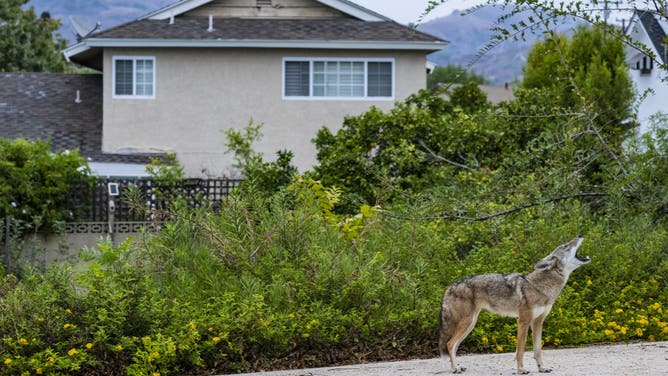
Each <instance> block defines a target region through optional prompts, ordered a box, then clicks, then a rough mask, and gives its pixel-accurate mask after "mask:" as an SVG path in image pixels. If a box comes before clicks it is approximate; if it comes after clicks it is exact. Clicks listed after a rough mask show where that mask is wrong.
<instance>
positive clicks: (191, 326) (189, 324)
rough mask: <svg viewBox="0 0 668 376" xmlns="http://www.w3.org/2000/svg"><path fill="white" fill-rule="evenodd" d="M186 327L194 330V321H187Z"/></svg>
mask: <svg viewBox="0 0 668 376" xmlns="http://www.w3.org/2000/svg"><path fill="white" fill-rule="evenodd" d="M188 327H189V328H190V330H195V328H196V327H197V325H196V324H195V323H194V322H192V321H191V322H189V323H188Z"/></svg>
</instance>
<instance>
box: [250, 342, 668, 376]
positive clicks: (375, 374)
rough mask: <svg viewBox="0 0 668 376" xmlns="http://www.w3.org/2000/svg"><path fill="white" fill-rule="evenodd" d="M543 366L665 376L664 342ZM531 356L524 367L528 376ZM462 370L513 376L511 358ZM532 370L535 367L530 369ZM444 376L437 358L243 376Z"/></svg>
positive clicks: (484, 359) (577, 373) (551, 355)
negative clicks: (527, 371) (435, 375)
mask: <svg viewBox="0 0 668 376" xmlns="http://www.w3.org/2000/svg"><path fill="white" fill-rule="evenodd" d="M543 355H544V356H543V358H544V359H545V363H546V364H547V365H548V366H549V367H551V368H552V370H553V371H552V373H551V374H552V375H568V376H590V375H616V376H621V375H648V376H654V375H656V376H658V375H666V374H667V372H668V342H637V343H630V344H621V345H620V344H616V345H606V346H589V347H580V348H569V349H559V350H549V349H548V350H545V352H544V354H543ZM530 357H531V353H529V352H527V353H526V355H525V358H526V359H525V363H526V364H527V365H528V367H527V368H528V370H529V371H531V373H535V374H538V372H537V371H538V370H537V369H532V367H531V366H532V365H533V364H532V359H529V358H530ZM459 361H460V362H461V364H462V365H463V366H464V367H466V368H467V369H466V372H464V375H466V376H489V375H503V376H506V375H508V376H509V375H515V354H514V353H503V354H484V355H465V356H462V357H460V358H459ZM533 366H534V368H535V365H533ZM434 374H439V375H448V374H450V372H449V371H448V372H445V370H444V367H443V363H442V362H441V361H440V359H438V358H434V359H422V360H409V361H403V362H387V363H371V364H362V365H351V366H341V367H327V368H312V369H303V370H291V371H275V372H259V373H247V374H243V375H244V376H330V375H331V376H384V375H401V376H418V375H434Z"/></svg>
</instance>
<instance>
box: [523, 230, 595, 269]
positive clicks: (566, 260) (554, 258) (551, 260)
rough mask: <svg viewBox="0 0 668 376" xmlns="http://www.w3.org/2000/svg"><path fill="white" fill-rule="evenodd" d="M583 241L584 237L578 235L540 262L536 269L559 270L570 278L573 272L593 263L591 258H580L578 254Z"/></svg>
mask: <svg viewBox="0 0 668 376" xmlns="http://www.w3.org/2000/svg"><path fill="white" fill-rule="evenodd" d="M583 240H584V238H583V237H582V235H578V236H577V237H576V238H575V239H573V240H571V241H570V242H568V243H565V244H562V245H560V246H558V247H557V248H555V250H554V251H552V253H550V254H549V255H548V256H547V257H545V258H544V259H542V260H540V261H539V262H538V264H536V266H535V269H545V270H549V269H553V268H559V269H560V270H562V271H563V272H564V274H565V275H566V276H568V275H569V274H570V273H571V272H572V271H573V270H575V269H577V268H579V267H580V266H582V265H585V264H588V263H589V262H590V261H591V259H590V258H589V257H580V256H578V254H577V252H578V248H580V245H582V241H583Z"/></svg>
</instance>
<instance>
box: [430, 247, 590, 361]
mask: <svg viewBox="0 0 668 376" xmlns="http://www.w3.org/2000/svg"><path fill="white" fill-rule="evenodd" d="M582 241H583V238H582V237H581V236H578V237H576V238H575V239H573V240H571V241H570V242H568V243H565V244H562V245H560V246H558V247H557V248H556V249H555V250H554V251H552V253H550V254H549V255H548V256H547V257H545V258H544V259H542V260H540V261H539V262H538V263H537V264H536V265H535V266H534V270H533V271H532V272H531V273H529V274H526V275H525V274H520V273H511V274H484V275H477V276H473V277H469V278H465V279H462V280H460V281H457V282H455V283H453V284H452V285H451V286H450V287H448V288H447V290H445V293H444V294H443V301H442V304H441V314H440V317H439V322H440V335H439V350H440V353H441V358H443V360H444V361H445V362H446V363H447V358H449V361H450V370H451V371H452V372H453V373H460V372H463V371H465V370H466V368H463V367H460V366H457V365H456V363H455V358H456V355H457V348H458V347H459V345H460V344H461V342H462V341H463V340H464V338H466V336H468V335H469V333H470V332H471V330H473V328H474V327H475V324H476V321H477V319H478V314H479V313H480V311H481V310H483V309H484V310H487V311H490V312H492V313H496V314H500V315H503V316H510V317H517V319H518V327H517V355H516V360H517V373H518V374H526V373H528V371H526V370H525V369H524V366H523V361H522V360H523V359H522V358H523V356H524V346H525V343H526V337H527V334H528V330H529V327H531V331H532V334H533V349H534V358H535V359H536V363H537V364H538V371H539V372H550V371H551V370H550V369H548V368H544V367H543V360H542V351H541V336H542V327H543V321H544V320H545V317H546V316H547V314H548V313H549V312H550V309H551V308H552V305H553V304H554V302H555V300H556V299H557V297H558V296H559V294H560V293H561V290H562V289H563V287H564V286H565V285H566V282H567V281H568V276H569V275H570V273H571V272H572V271H573V270H575V269H577V268H578V267H580V266H582V265H585V264H587V263H589V262H590V259H589V257H586V258H581V257H579V256H577V250H578V248H579V247H580V245H581V244H582Z"/></svg>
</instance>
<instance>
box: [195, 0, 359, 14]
mask: <svg viewBox="0 0 668 376" xmlns="http://www.w3.org/2000/svg"><path fill="white" fill-rule="evenodd" d="M209 15H213V16H214V17H271V18H331V17H347V16H346V15H344V14H343V13H341V12H339V11H337V10H336V9H334V8H330V7H328V6H326V5H324V4H321V3H319V2H317V1H313V0H273V1H272V6H262V7H258V6H257V2H256V0H217V1H213V2H211V3H209V4H206V5H202V6H201V7H198V8H195V9H193V10H191V11H190V12H187V13H185V14H183V17H207V16H209Z"/></svg>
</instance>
